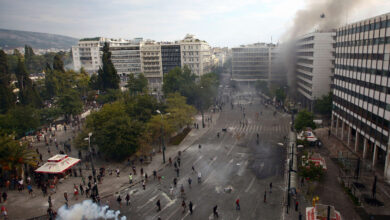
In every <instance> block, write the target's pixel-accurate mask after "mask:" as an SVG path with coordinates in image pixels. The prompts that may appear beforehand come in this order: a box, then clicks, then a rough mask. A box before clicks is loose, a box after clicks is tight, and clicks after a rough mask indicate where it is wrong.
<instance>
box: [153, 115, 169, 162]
mask: <svg viewBox="0 0 390 220" xmlns="http://www.w3.org/2000/svg"><path fill="white" fill-rule="evenodd" d="M156 112H157V113H158V114H160V115H161V148H162V153H163V163H164V164H165V143H164V126H163V120H164V116H163V114H162V113H161V112H160V110H158V109H157V110H156ZM167 115H170V113H167Z"/></svg>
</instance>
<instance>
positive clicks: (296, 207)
mask: <svg viewBox="0 0 390 220" xmlns="http://www.w3.org/2000/svg"><path fill="white" fill-rule="evenodd" d="M298 206H299V202H298V200H297V201H295V211H296V212H298Z"/></svg>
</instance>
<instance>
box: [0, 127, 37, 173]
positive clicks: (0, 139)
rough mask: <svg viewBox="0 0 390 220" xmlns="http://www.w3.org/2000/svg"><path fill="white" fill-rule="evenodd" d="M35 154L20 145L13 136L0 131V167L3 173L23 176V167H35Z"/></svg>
mask: <svg viewBox="0 0 390 220" xmlns="http://www.w3.org/2000/svg"><path fill="white" fill-rule="evenodd" d="M37 159H38V158H37V153H36V152H35V151H33V150H30V149H28V148H27V145H26V144H25V143H23V144H20V143H19V141H17V140H15V139H14V137H13V135H10V134H8V133H7V132H4V131H2V130H0V165H1V168H2V170H3V171H9V172H11V173H12V174H13V175H15V176H20V175H22V176H23V175H24V172H23V171H24V170H23V169H24V166H25V165H30V166H33V167H36V166H37V164H38V163H37V161H38V160H37Z"/></svg>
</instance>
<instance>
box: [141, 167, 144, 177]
mask: <svg viewBox="0 0 390 220" xmlns="http://www.w3.org/2000/svg"><path fill="white" fill-rule="evenodd" d="M143 175H144V168H141V176H143Z"/></svg>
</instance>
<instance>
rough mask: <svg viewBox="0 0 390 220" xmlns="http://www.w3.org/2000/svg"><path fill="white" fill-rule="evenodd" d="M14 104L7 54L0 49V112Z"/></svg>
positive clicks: (5, 110)
mask: <svg viewBox="0 0 390 220" xmlns="http://www.w3.org/2000/svg"><path fill="white" fill-rule="evenodd" d="M14 104H15V96H14V94H13V92H12V86H11V74H10V73H9V69H8V61H7V55H6V54H5V53H4V51H3V50H0V114H1V113H5V112H7V111H8V110H9V109H10V108H12V107H13V106H14Z"/></svg>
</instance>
